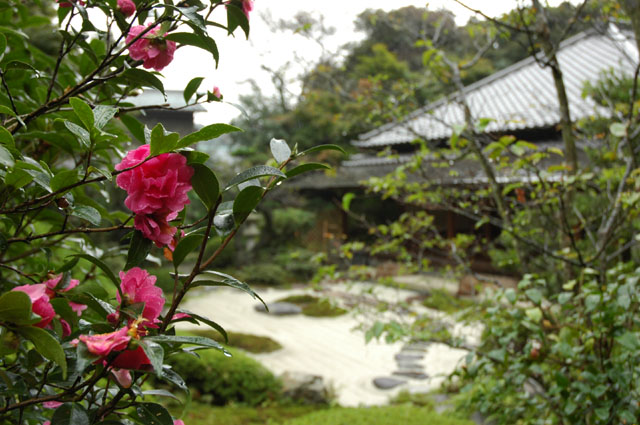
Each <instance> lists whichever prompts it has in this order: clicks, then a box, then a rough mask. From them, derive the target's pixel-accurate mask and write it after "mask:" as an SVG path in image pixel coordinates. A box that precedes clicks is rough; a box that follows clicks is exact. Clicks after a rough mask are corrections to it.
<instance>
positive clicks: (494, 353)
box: [487, 348, 507, 363]
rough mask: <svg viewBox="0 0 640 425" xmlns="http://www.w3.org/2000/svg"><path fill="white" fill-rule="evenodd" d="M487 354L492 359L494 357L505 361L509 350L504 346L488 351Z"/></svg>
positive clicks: (499, 360) (496, 359) (498, 360)
mask: <svg viewBox="0 0 640 425" xmlns="http://www.w3.org/2000/svg"><path fill="white" fill-rule="evenodd" d="M487 356H488V357H489V358H490V359H493V360H495V361H497V362H500V363H502V362H504V361H505V359H506V357H507V352H506V351H505V349H504V348H500V349H496V350H491V351H489V352H488V353H487Z"/></svg>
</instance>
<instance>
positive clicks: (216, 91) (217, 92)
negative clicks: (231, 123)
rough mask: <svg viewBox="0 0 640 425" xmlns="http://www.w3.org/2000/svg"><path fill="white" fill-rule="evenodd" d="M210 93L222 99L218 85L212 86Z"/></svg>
mask: <svg viewBox="0 0 640 425" xmlns="http://www.w3.org/2000/svg"><path fill="white" fill-rule="evenodd" d="M211 93H213V95H214V96H215V97H216V99H218V100H220V99H222V93H220V88H218V86H213V91H212V92H211Z"/></svg>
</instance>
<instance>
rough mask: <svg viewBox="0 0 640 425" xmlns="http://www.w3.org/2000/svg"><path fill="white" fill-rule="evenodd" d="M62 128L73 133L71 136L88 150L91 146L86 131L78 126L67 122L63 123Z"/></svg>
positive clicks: (89, 136)
mask: <svg viewBox="0 0 640 425" xmlns="http://www.w3.org/2000/svg"><path fill="white" fill-rule="evenodd" d="M64 126H65V127H67V129H68V130H69V131H70V132H71V133H73V135H75V136H76V137H77V138H78V141H80V143H82V144H83V145H84V146H85V147H87V148H88V147H90V146H91V135H90V134H89V132H88V131H87V130H85V129H84V128H82V127H80V126H79V125H78V124H74V123H72V122H71V121H67V120H65V121H64Z"/></svg>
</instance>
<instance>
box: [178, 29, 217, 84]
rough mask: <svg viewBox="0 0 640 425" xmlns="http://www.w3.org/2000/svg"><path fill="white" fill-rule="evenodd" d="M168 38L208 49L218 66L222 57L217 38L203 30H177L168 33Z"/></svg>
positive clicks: (179, 42)
mask: <svg viewBox="0 0 640 425" xmlns="http://www.w3.org/2000/svg"><path fill="white" fill-rule="evenodd" d="M166 38H167V40H172V41H175V42H176V43H178V44H187V45H189V46H195V47H198V48H200V49H202V50H206V51H208V52H209V53H211V55H212V56H213V60H214V61H215V62H216V67H217V66H218V60H219V59H220V54H219V53H218V46H217V45H216V42H215V40H214V39H213V38H211V37H209V36H207V35H206V34H204V33H202V32H197V33H190V32H176V33H170V34H167V37H166ZM185 96H186V94H185Z"/></svg>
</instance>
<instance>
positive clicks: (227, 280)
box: [191, 270, 269, 311]
mask: <svg viewBox="0 0 640 425" xmlns="http://www.w3.org/2000/svg"><path fill="white" fill-rule="evenodd" d="M203 274H204V275H206V276H208V277H210V278H211V277H213V278H215V279H216V280H215V281H212V280H196V281H194V282H193V284H192V285H191V287H196V286H229V287H231V288H236V289H239V290H241V291H244V292H246V293H247V294H249V295H251V296H252V297H253V298H254V299H257V300H260V302H262V304H264V306H265V307H266V309H267V311H269V307H268V306H267V304H266V303H265V302H264V301H263V300H262V298H260V296H259V295H258V294H256V293H255V292H254V290H253V289H251V287H250V286H249V285H247V284H246V283H244V282H241V281H239V280H238V279H236V278H235V277H233V276H230V275H228V274H225V273H221V272H217V271H214V270H207V271H205V272H204V273H203Z"/></svg>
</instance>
